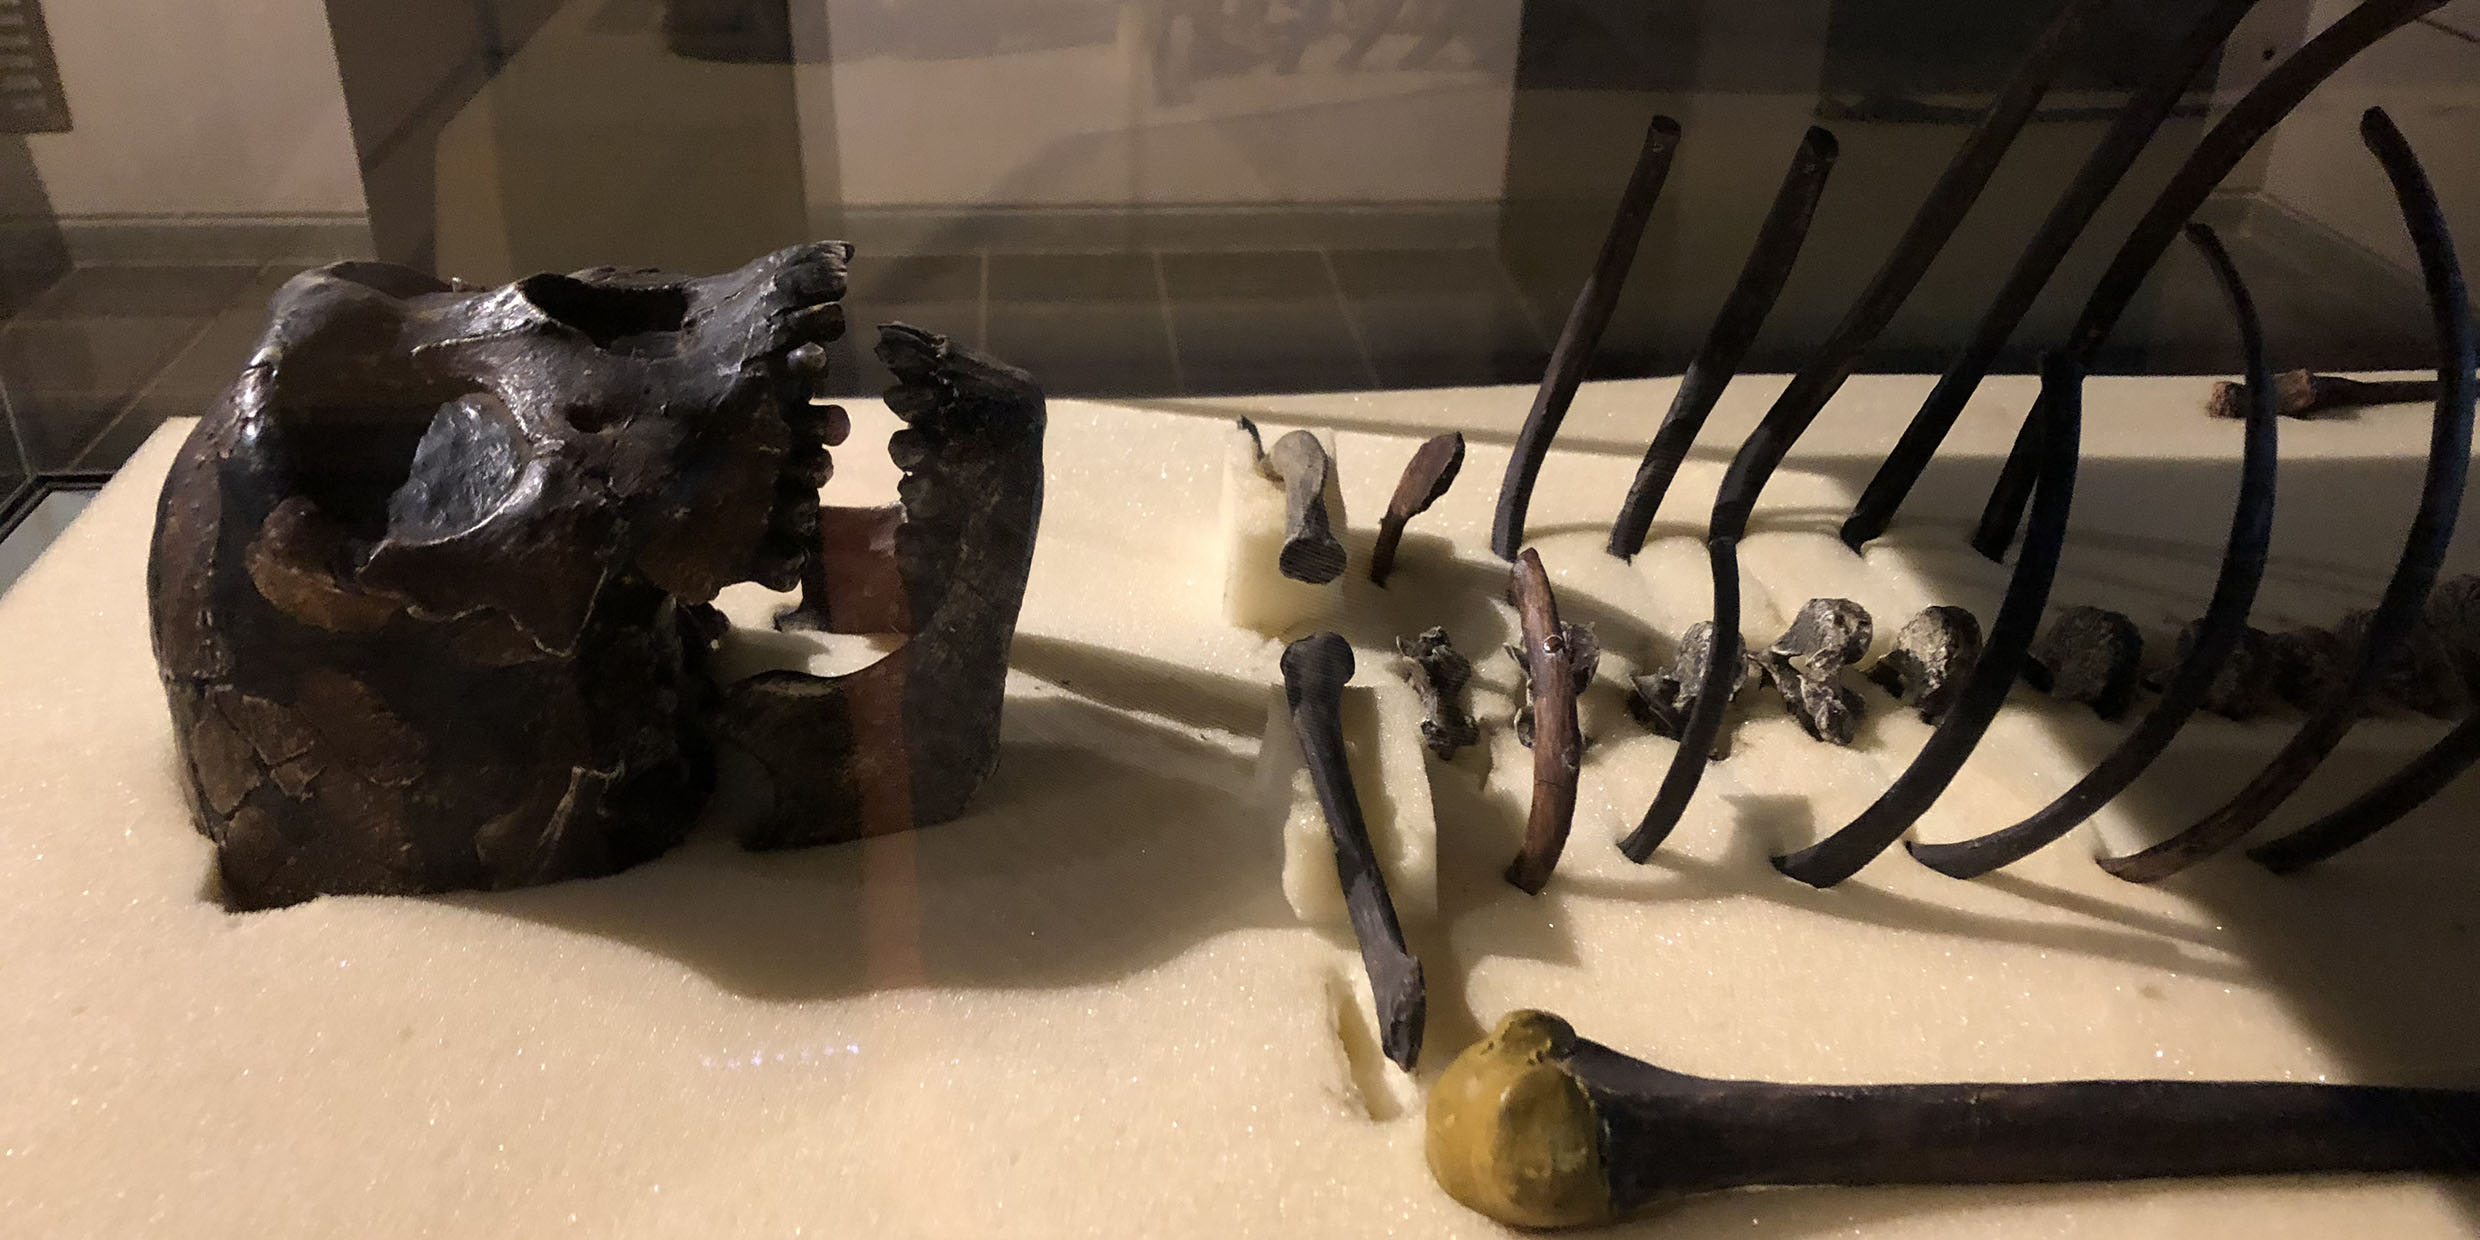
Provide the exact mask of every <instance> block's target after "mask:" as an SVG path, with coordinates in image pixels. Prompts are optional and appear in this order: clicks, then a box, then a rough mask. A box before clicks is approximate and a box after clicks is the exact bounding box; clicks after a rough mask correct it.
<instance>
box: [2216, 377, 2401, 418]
mask: <svg viewBox="0 0 2480 1240" xmlns="http://www.w3.org/2000/svg"><path fill="white" fill-rule="evenodd" d="M2436 400H2437V381H2436V380H2435V379H2353V378H2350V377H2348V376H2345V375H2320V374H2317V373H2316V372H2314V371H2310V370H2285V371H2283V372H2282V373H2281V374H2278V375H2275V376H2273V411H2274V412H2275V413H2278V414H2281V415H2282V416H2283V417H2286V418H2313V417H2315V416H2316V415H2318V414H2320V413H2325V412H2327V411H2329V410H2334V409H2361V408H2365V407H2367V406H2370V405H2393V404H2421V405H2427V404H2434V403H2436ZM2247 404H2248V385H2247V384H2245V383H2232V382H2229V381H2228V380H2224V381H2223V382H2220V383H2216V384H2214V385H2213V395H2212V396H2210V397H2208V398H2206V400H2205V412H2206V413H2209V414H2211V415H2213V416H2214V417H2217V418H2240V417H2245V416H2247Z"/></svg>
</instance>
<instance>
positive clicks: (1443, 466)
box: [1369, 431, 1464, 585]
mask: <svg viewBox="0 0 2480 1240" xmlns="http://www.w3.org/2000/svg"><path fill="white" fill-rule="evenodd" d="M1463 468H1464V436H1463V435H1462V434H1461V433H1460V432H1453V431H1450V432H1448V433H1447V434H1444V435H1434V436H1432V437H1430V438H1429V439H1426V440H1423V441H1422V443H1421V446H1420V447H1418V448H1415V449H1413V452H1412V459H1411V460H1410V461H1407V462H1405V464H1404V476H1403V477H1402V478H1400V479H1398V480H1397V481H1396V483H1395V495H1394V497H1393V498H1392V499H1389V500H1388V501H1387V504H1386V515H1385V516H1383V517H1380V518H1379V519H1378V541H1377V543H1376V544H1375V545H1374V546H1372V547H1371V548H1370V550H1369V580H1371V581H1372V582H1375V583H1376V584H1378V585H1385V584H1386V579H1387V575H1388V574H1390V573H1392V572H1394V571H1395V548H1396V545H1397V544H1399V543H1401V542H1402V541H1403V539H1404V526H1405V525H1406V524H1408V523H1409V522H1410V521H1411V520H1412V519H1413V518H1414V517H1417V516H1420V515H1421V514H1422V513H1424V512H1427V511H1429V506H1430V505H1432V504H1435V503H1437V502H1438V497H1439V496H1441V495H1444V494H1446V493H1447V488H1448V487H1450V486H1453V485H1455V475H1456V474H1457V473H1458V472H1460V471H1462V469H1463Z"/></svg>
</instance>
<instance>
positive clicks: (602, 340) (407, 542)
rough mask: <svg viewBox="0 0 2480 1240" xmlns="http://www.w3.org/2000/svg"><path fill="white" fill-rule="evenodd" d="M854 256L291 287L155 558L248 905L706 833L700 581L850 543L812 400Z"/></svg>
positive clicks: (220, 821)
mask: <svg viewBox="0 0 2480 1240" xmlns="http://www.w3.org/2000/svg"><path fill="white" fill-rule="evenodd" d="M850 253H851V251H850V248H849V247H847V246H844V245H842V244H841V243H822V244H817V245H810V246H802V247H796V248H793V249H788V250H784V251H781V252H779V253H776V254H772V255H769V256H767V257H765V258H763V259H760V260H758V261H757V262H754V263H751V264H750V265H749V266H747V267H744V268H742V269H741V270H739V271H736V272H732V273H729V274H726V275H720V276H715V277H711V278H705V279H682V278H678V277H671V276H664V275H660V274H656V273H651V272H622V271H614V270H609V269H598V270H595V271H588V272H581V273H578V274H577V275H574V276H559V275H539V276H533V277H530V278H528V279H525V280H520V281H518V282H516V283H514V284H510V285H507V286H504V287H501V288H497V289H492V290H489V291H486V292H468V291H463V290H459V289H456V288H452V287H450V286H448V285H444V284H441V283H440V282H438V281H436V280H434V279H432V278H430V277H428V276H425V275H422V274H420V273H417V272H413V271H409V270H406V269H403V268H398V267H392V266H387V265H384V264H372V263H346V264H339V265H336V266H332V267H327V268H322V269H319V270H316V271H311V272H305V273H303V274H302V275H301V276H298V277H296V278H295V279H294V280H292V281H291V282H290V283H288V284H287V285H285V287H284V289H283V290H282V291H281V292H280V293H279V294H278V295H277V297H276V300H275V304H274V307H273V320H272V322H271V324H270V326H269V328H268V330H267V333H266V335H265V337H264V338H263V340H262V342H261V344H260V346H259V348H258V351H257V353H256V354H255V355H254V356H253V357H252V359H251V361H250V363H249V365H248V367H247V369H246V370H245V371H244V372H243V374H242V376H241V378H240V379H239V380H238V381H237V382H236V383H235V385H234V386H233V388H232V390H231V392H230V393H229V394H228V395H227V396H226V398H225V399H224V401H223V402H222V403H221V404H220V405H219V406H218V407H217V409H216V410H215V411H214V412H213V413H212V414H211V415H210V416H209V417H207V419H206V420H205V421H204V422H202V423H201V424H200V426H199V428H198V429H197V431H196V432H195V433H194V434H193V435H192V436H191V438H190V440H189V442H188V443H187V444H186V445H185V446H184V448H183V449H182V452H181V455H180V458H179V460H178V461H177V462H176V463H175V465H174V467H173V471H172V476H171V479H170V481H169V482H168V484H167V486H166V489H165V493H164V498H163V503H162V508H161V511H160V513H159V515H158V522H157V529H156V537H155V546H154V555H153V560H152V563H151V564H150V568H149V583H148V584H149V589H150V594H151V598H152V606H153V614H154V625H155V644H156V654H157V659H158V661H159V663H160V665H161V668H162V671H163V676H164V681H165V686H166V689H167V691H168V693H169V695H170V697H171V701H172V707H173V716H174V722H175V727H176V732H177V735H178V738H179V741H180V744H181V746H182V750H183V754H184V758H185V762H186V764H187V767H188V771H189V774H190V777H191V785H192V792H193V795H194V800H195V802H196V809H197V813H198V817H199V822H200V825H201V827H202V829H203V830H205V831H206V833H207V834H208V835H209V836H210V837H211V838H213V839H214V840H215V841H216V842H217V844H218V845H219V847H220V859H221V868H222V874H223V883H224V891H225V896H226V898H227V900H228V901H229V902H231V903H233V904H235V905H237V906H243V907H258V906H265V905H271V904H280V903H286V902H290V901H294V900H299V899H305V898H308V897H309V896H311V895H313V894H318V893H321V892H343V891H435V890H444V889H450V888H459V887H505V886H514V885H519V884H524V883H533V882H542V881H547V880H549V879H553V878H560V877H568V876H575V875H586V874H600V873H607V872H609V871H611V870H613V869H617V868H619V867H622V866H625V865H628V864H631V863H633V862H634V861H637V860H641V859H643V858H645V857H648V856H652V855H653V854H655V853H657V852H660V851H661V850H663V849H664V848H666V847H669V846H670V845H671V844H672V843H673V842H675V841H676V840H677V838H678V837H679V835H680V834H681V832H683V831H684V830H685V829H686V827H687V824H688V823H689V822H690V820H691V819H692V818H693V817H694V811H695V809H696V807H697V806H698V805H699V804H700V803H701V802H702V801H703V799H704V796H705V794H706V790H707V787H708V784H709V781H710V779H711V775H710V764H709V762H708V761H707V757H706V753H705V747H704V744H703V742H702V740H701V739H700V734H699V731H698V728H697V726H696V724H697V716H698V714H699V712H700V711H701V710H703V709H704V707H705V705H706V704H707V701H708V699H709V697H710V696H711V688H710V687H709V686H708V685H707V684H706V682H705V680H704V677H703V675H702V674H701V673H700V671H699V667H698V664H699V660H700V659H701V657H702V654H703V651H704V650H705V648H706V644H707V640H708V638H709V637H710V636H711V634H709V633H707V632H704V631H702V630H703V629H704V627H705V624H706V621H705V620H704V619H703V618H702V609H699V608H696V607H695V606H694V605H695V604H701V603H703V602H705V601H706V600H709V599H711V598H713V597H714V595H715V593H716V591H718V590H720V589H721V588H723V587H724V586H726V585H729V584H732V583H734V582H739V581H756V582H760V583H763V584H766V585H768V586H770V587H772V588H776V589H786V588H790V587H791V586H792V585H793V584H795V583H796V582H797V581H799V580H800V579H801V577H802V576H803V574H804V569H805V568H807V567H809V566H810V564H811V563H812V562H813V560H814V559H815V557H816V555H817V551H816V548H817V546H818V506H817V487H818V485H819V484H820V483H821V482H823V481H824V480H825V477H826V473H827V471H828V460H827V454H826V444H827V441H828V440H830V439H832V438H834V437H836V436H838V435H839V434H840V426H841V423H842V417H841V413H840V411H836V410H832V409H829V408H822V407H820V406H817V405H815V404H814V403H813V402H812V400H811V392H812V389H813V387H814V386H815V382H816V372H817V371H818V369H819V368H820V365H821V363H822V362H823V351H822V350H821V349H820V348H819V347H818V346H819V344H820V343H821V342H824V341H828V340H832V339H834V338H835V337H836V336H838V335H839V334H841V331H842V322H843V320H842V313H841V310H840V309H839V308H838V307H837V306H836V304H835V302H836V301H837V299H838V298H840V297H841V296H842V294H843V289H844V264H845V261H846V259H847V258H848V257H849V255H850Z"/></svg>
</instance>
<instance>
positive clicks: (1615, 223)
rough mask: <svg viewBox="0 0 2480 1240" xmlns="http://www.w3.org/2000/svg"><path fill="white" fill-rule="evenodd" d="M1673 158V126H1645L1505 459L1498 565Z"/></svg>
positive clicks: (1520, 528)
mask: <svg viewBox="0 0 2480 1240" xmlns="http://www.w3.org/2000/svg"><path fill="white" fill-rule="evenodd" d="M1678 151H1679V122H1677V121H1675V120H1672V119H1671V118H1669V117H1667V116H1656V117H1654V118H1653V120H1652V121H1651V122H1649V123H1648V124H1647V125H1646V126H1645V145H1644V147H1643V148H1642V149H1640V150H1639V151H1637V153H1636V167H1635V170H1634V171H1632V172H1630V173H1628V181H1627V188H1626V189H1624V190H1622V191H1621V192H1620V194H1619V210H1618V211H1617V213H1615V214H1613V215H1612V216H1611V218H1610V231H1609V232H1608V233H1605V234H1604V235H1603V237H1602V249H1601V253H1600V254H1599V255H1597V256H1596V257H1595V258H1594V260H1593V270H1592V271H1590V272H1588V273H1586V275H1585V278H1584V287H1583V288H1581V289H1578V290H1576V304H1575V305H1574V306H1573V307H1571V308H1569V310H1568V312H1567V325H1566V326H1565V327H1563V328H1560V329H1559V342H1558V344H1557V345H1556V346H1555V347H1553V348H1552V349H1551V350H1550V366H1549V369H1548V370H1547V371H1546V372H1544V373H1543V375H1542V377H1541V387H1540V388H1539V389H1538V390H1536V391H1535V392H1534V393H1533V408H1532V410H1531V412H1529V413H1527V414H1525V415H1524V429H1523V430H1521V431H1518V432H1517V433H1516V446H1515V451H1514V452H1513V453H1512V454H1510V455H1509V456H1508V458H1507V476H1506V478H1505V479H1504V480H1502V481H1501V482H1500V483H1499V487H1498V516H1497V519H1496V520H1495V521H1494V522H1493V523H1492V524H1491V526H1490V549H1491V550H1493V551H1495V552H1497V553H1498V558H1500V559H1502V560H1507V561H1510V562H1512V561H1513V560H1514V559H1515V558H1516V552H1518V551H1521V550H1523V549H1524V514H1525V510H1527V509H1529V508H1531V507H1532V506H1533V480H1534V479H1535V478H1536V477H1538V476H1539V475H1540V474H1541V463H1542V461H1543V460H1544V459H1546V458H1547V457H1548V456H1549V455H1550V441H1551V440H1553V439H1555V438H1557V437H1558V434H1559V423H1561V422H1563V421H1565V420H1566V419H1567V406H1568V405H1569V404H1570V403H1571V402H1573V401H1574V400H1575V399H1576V388H1577V386H1578V385H1580V384H1582V383H1583V382H1584V372H1585V367H1587V366H1589V365H1591V364H1592V362H1593V350H1594V348H1595V347H1596V346H1598V345H1600V344H1601V342H1602V329H1604V328H1606V327H1608V326H1610V315H1611V312H1612V311H1614V310H1617V309H1618V308H1619V290H1620V289H1621V288H1622V287H1623V286H1625V285H1626V284H1627V274H1628V268H1629V267H1631V266H1633V265H1635V263H1636V246H1637V244H1638V243H1639V242H1641V241H1643V240H1644V237H1645V224H1646V222H1647V221H1649V220H1651V219H1652V218H1653V204H1654V202H1655V201H1656V200H1657V199H1659V198H1661V196H1662V183H1663V182H1664V181H1666V180H1668V179H1669V178H1670V174H1671V156H1673V155H1675V154H1677V153H1678Z"/></svg>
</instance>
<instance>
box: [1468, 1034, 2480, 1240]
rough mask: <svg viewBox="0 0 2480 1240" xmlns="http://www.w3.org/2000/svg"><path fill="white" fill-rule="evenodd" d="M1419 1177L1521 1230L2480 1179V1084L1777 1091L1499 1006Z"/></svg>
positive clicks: (2133, 1083)
mask: <svg viewBox="0 0 2480 1240" xmlns="http://www.w3.org/2000/svg"><path fill="white" fill-rule="evenodd" d="M1427 1121H1428V1133H1427V1138H1428V1139H1427V1142H1426V1146H1427V1154H1428V1159H1429V1165H1430V1173H1431V1174H1432V1175H1433V1176H1435V1177H1436V1178H1437V1180H1438V1183H1439V1186H1440V1187H1442V1188H1444V1189H1446V1190H1447V1193H1448V1195H1449V1196H1452V1197H1454V1198H1455V1199H1456V1200H1457V1201H1459V1202H1462V1203H1463V1204H1464V1205H1466V1206H1468V1207H1471V1208H1472V1209H1474V1210H1477V1211H1479V1212H1481V1213H1483V1214H1486V1215H1488V1216H1490V1217H1491V1218H1494V1219H1497V1220H1498V1221H1499V1222H1502V1223H1507V1224H1511V1225H1513V1226H1517V1227H1581V1226H1589V1225H1592V1224H1596V1223H1607V1222H1611V1221H1613V1220H1616V1219H1618V1218H1621V1217H1623V1216H1625V1215H1628V1214H1631V1213H1634V1212H1635V1211H1638V1210H1641V1209H1643V1208H1645V1207H1647V1206H1652V1205H1659V1204H1662V1203H1666V1202H1670V1201H1674V1200H1676V1199H1678V1198H1681V1197H1685V1196H1688V1195H1691V1194H1696V1193H1708V1192H1715V1191H1719V1190H1724V1189H1733V1188H1751V1187H1790V1186H1797V1185H1829V1184H1840V1185H1887V1184H2055V1183H2067V1182H2074V1181H2113V1180H2150V1179H2164V1178H2169V1177H2190V1176H2237V1175H2306V1174H2335V1173H2345V1174H2348V1173H2362V1174H2366V1173H2384V1172H2393V1173H2401V1172H2464V1173H2468V1172H2472V1171H2475V1170H2480V1092H2475V1091H2469V1090H2455V1089H2425V1088H2416V1087H2408V1086H2389V1085H2323V1084H2310V1083H2306V1082H2299V1081H2158V1080H2156V1081H2143V1080H2104V1081H2038V1082H2030V1083H2013V1082H1969V1083H1955V1084H1918V1085H1913V1084H1905V1085H1787V1084H1778V1083H1775V1082H1772V1081H1736V1080H1717V1079H1715V1078H1712V1077H1702V1076H1690V1075H1688V1074H1686V1073H1683V1072H1673V1071H1671V1070H1669V1069H1667V1068H1662V1067H1657V1066H1655V1065H1653V1064H1650V1063H1646V1062H1645V1061H1643V1060H1640V1059H1636V1058H1633V1057H1631V1056H1628V1055H1626V1054H1623V1053H1621V1052H1619V1051H1616V1050H1613V1049H1611V1048H1610V1047H1607V1046H1604V1045H1602V1044H1601V1043H1599V1042H1594V1041H1592V1040H1590V1039H1587V1038H1583V1037H1579V1036H1577V1034H1576V1031H1575V1030H1574V1029H1573V1028H1572V1027H1570V1026H1569V1025H1568V1023H1567V1022H1566V1021H1563V1020H1561V1019H1559V1018H1558V1017H1556V1016H1553V1015H1550V1014H1549V1013H1547V1012H1529V1011H1519V1012H1513V1013H1510V1014H1508V1016H1507V1017H1506V1018H1505V1019H1504V1020H1502V1021H1500V1022H1499V1026H1498V1029H1497V1030H1496V1032H1494V1033H1492V1034H1491V1035H1490V1036H1489V1037H1488V1038H1486V1039H1484V1040H1483V1041H1481V1042H1480V1043H1478V1044H1476V1045H1475V1046H1474V1047H1473V1048H1472V1049H1471V1050H1468V1051H1466V1052H1464V1053H1463V1054H1462V1055H1460V1056H1458V1057H1457V1058H1456V1061H1455V1062H1454V1064H1452V1065H1450V1066H1449V1067H1448V1068H1447V1070H1446V1072H1445V1074H1444V1075H1442V1076H1441V1077H1440V1078H1439V1081H1438V1084H1437V1086H1436V1087H1435V1088H1433V1089H1432V1090H1431V1091H1430V1100H1429V1111H1428V1116H1427Z"/></svg>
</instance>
